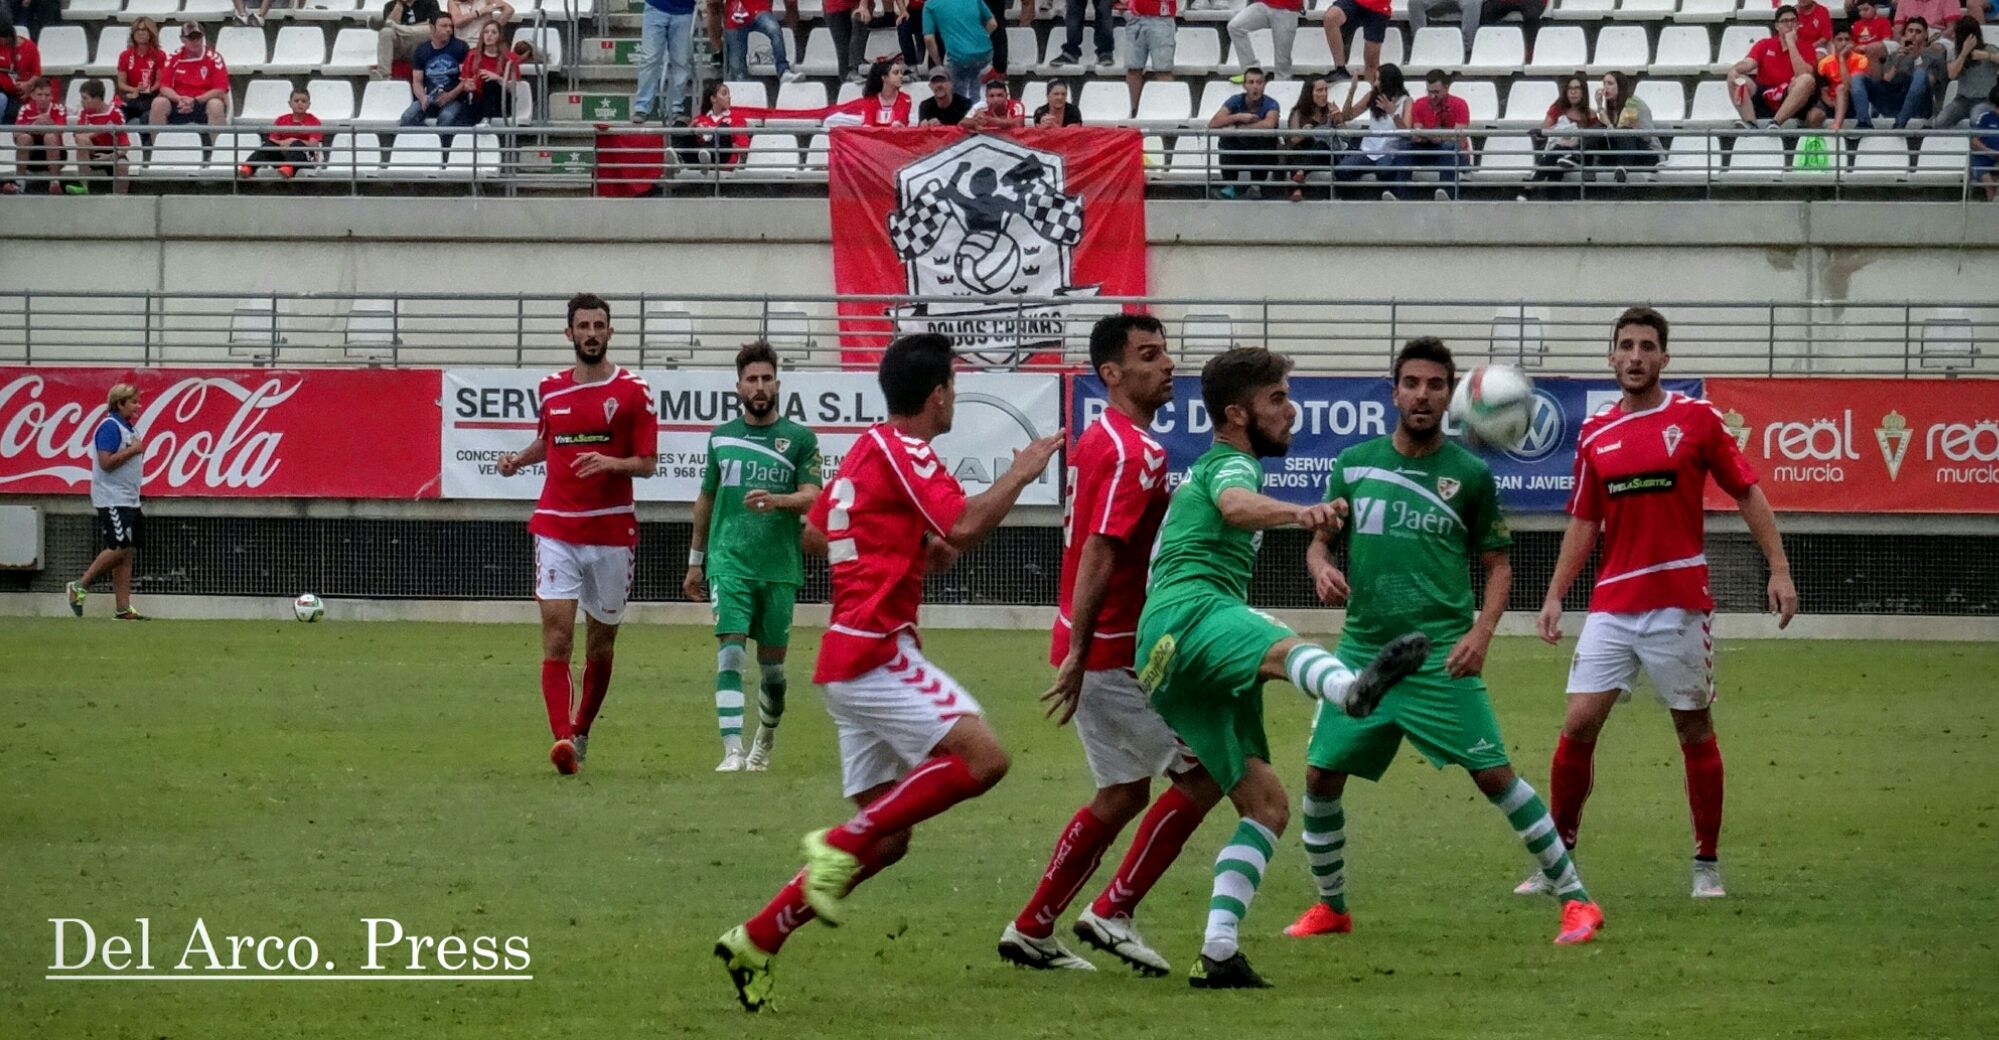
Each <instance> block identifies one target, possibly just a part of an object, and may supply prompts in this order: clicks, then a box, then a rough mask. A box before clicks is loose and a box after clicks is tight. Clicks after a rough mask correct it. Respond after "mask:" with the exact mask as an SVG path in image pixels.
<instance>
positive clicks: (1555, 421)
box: [1506, 388, 1566, 462]
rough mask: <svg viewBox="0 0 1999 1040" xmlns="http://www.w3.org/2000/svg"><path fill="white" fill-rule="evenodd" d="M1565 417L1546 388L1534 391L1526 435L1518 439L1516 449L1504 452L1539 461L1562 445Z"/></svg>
mask: <svg viewBox="0 0 1999 1040" xmlns="http://www.w3.org/2000/svg"><path fill="white" fill-rule="evenodd" d="M1565 424H1566V417H1565V416H1563V414H1562V406H1561V404H1560V403H1559V402H1557V401H1556V400H1555V395H1553V394H1551V393H1549V392H1548V391H1546V390H1541V389H1538V388H1537V389H1536V390H1535V391H1534V417H1533V418H1532V419H1530V420H1528V422H1527V436H1526V437H1525V438H1523V439H1522V440H1521V441H1520V448H1519V450H1518V451H1509V452H1507V453H1506V454H1508V455H1511V456H1512V457H1514V458H1516V459H1519V460H1520V461H1522V462H1539V461H1541V460H1542V459H1545V458H1547V457H1548V456H1550V455H1552V454H1554V453H1555V449H1556V448H1559V447H1561V446H1562V430H1563V427H1564V425H1565Z"/></svg>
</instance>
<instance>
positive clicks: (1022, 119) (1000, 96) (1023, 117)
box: [958, 79, 1027, 130]
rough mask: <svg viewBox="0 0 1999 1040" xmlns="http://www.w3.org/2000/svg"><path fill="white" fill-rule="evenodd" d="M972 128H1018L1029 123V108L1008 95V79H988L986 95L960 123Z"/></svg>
mask: <svg viewBox="0 0 1999 1040" xmlns="http://www.w3.org/2000/svg"><path fill="white" fill-rule="evenodd" d="M958 125H959V126H963V127H966V128H967V129H971V130H1018V129H1020V128H1021V127H1023V126H1026V125H1027V108H1026V107H1025V106H1023V105H1022V104H1021V103H1020V102H1018V101H1015V100H1014V99H1013V98H1011V97H1008V96H1007V89H1006V80H1003V79H994V80H987V81H986V96H985V98H984V100H981V101H979V102H978V103H977V104H974V105H973V106H972V110H971V111H970V112H967V113H965V118H964V120H963V121H962V122H960V123H959V124H958Z"/></svg>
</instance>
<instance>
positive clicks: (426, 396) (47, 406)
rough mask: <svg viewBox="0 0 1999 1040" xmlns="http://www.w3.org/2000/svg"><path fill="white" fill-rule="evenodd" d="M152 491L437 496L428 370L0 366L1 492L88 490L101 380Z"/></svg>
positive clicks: (434, 401)
mask: <svg viewBox="0 0 1999 1040" xmlns="http://www.w3.org/2000/svg"><path fill="white" fill-rule="evenodd" d="M118 383H131V384H133V385H134V386H137V387H138V388H139V400H140V402H141V405H142V410H141V412H140V415H139V421H138V425H137V429H138V433H139V436H141V437H143V438H144V439H145V444H146V454H145V483H144V485H143V486H142V493H143V494H145V495H149V496H162V495H186V496H194V497H204V498H206V497H229V496H243V497H262V498H436V497H437V491H438V468H437V459H438V452H439V447H438V421H437V416H438V396H439V389H440V385H441V384H440V377H439V374H438V373H437V372H436V371H435V370H432V371H413V370H389V371H379V370H377V371H356V370H339V369H328V370H288V369H199V368H153V369H116V368H40V367H37V368H0V494H44V495H47V494H58V495H59V494H86V493H88V492H89V490H90V453H91V436H92V434H94V433H95V432H96V430H97V424H98V423H99V422H101V421H102V420H103V418H104V415H105V406H104V399H105V395H106V394H108V393H109V392H110V390H111V387H112V386H114V385H116V384H118Z"/></svg>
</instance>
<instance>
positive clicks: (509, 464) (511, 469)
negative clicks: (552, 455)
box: [498, 437, 548, 477]
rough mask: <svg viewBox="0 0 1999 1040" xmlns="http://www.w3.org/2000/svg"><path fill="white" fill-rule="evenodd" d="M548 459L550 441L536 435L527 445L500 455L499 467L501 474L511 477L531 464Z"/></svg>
mask: <svg viewBox="0 0 1999 1040" xmlns="http://www.w3.org/2000/svg"><path fill="white" fill-rule="evenodd" d="M546 461H548V442H547V441H545V440H542V439H541V438H540V437H536V438H535V439H534V440H531V441H529V442H528V446H527V447H525V448H522V449H521V450H519V451H514V452H508V453H507V454H505V455H502V456H500V464H499V467H498V469H499V473H500V476H503V477H511V476H513V475H514V474H516V473H519V472H520V471H521V470H524V469H526V468H528V467H529V466H533V465H537V464H539V463H542V462H546Z"/></svg>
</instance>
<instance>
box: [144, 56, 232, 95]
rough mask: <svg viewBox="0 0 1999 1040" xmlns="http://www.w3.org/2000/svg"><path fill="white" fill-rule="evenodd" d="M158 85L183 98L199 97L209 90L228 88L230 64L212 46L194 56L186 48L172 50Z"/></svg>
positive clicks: (161, 71)
mask: <svg viewBox="0 0 1999 1040" xmlns="http://www.w3.org/2000/svg"><path fill="white" fill-rule="evenodd" d="M160 85H161V86H166V87H172V88H173V91H174V93H176V94H179V95H180V96H181V97H185V98H192V97H200V96H201V95H203V94H206V93H208V92H209V91H211V90H228V89H229V65H228V63H227V62H224V61H223V60H222V55H220V54H217V53H215V50H214V49H213V48H209V49H206V50H203V51H202V52H201V54H200V55H199V56H198V57H193V58H190V57H188V56H187V52H186V51H175V52H174V55H173V57H171V58H168V59H167V60H166V64H165V65H164V66H163V67H162V68H161V69H160Z"/></svg>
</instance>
